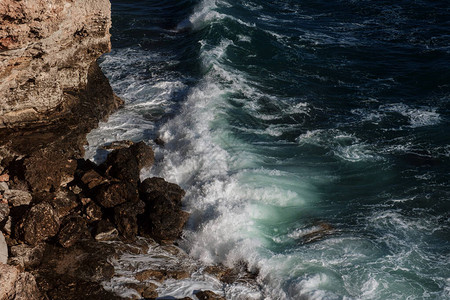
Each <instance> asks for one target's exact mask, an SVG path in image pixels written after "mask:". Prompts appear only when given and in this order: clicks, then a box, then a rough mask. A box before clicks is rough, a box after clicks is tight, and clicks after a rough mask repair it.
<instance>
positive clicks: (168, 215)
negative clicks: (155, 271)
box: [140, 177, 189, 240]
mask: <svg viewBox="0 0 450 300" xmlns="http://www.w3.org/2000/svg"><path fill="white" fill-rule="evenodd" d="M184 194H185V192H184V191H183V189H182V188H181V187H179V186H178V185H176V184H174V183H169V182H166V181H165V180H164V179H163V178H158V177H153V178H147V179H146V180H144V181H143V182H142V184H141V185H140V195H141V198H142V200H143V201H144V202H145V204H146V209H145V212H144V214H143V215H142V217H140V225H141V226H140V230H141V232H142V233H145V234H150V236H152V237H153V238H155V239H158V240H175V239H177V238H178V237H179V236H180V234H181V232H182V229H183V227H184V224H185V223H186V221H187V219H188V217H189V214H188V213H187V212H185V211H183V210H182V209H181V208H182V204H181V200H182V198H183V197H184Z"/></svg>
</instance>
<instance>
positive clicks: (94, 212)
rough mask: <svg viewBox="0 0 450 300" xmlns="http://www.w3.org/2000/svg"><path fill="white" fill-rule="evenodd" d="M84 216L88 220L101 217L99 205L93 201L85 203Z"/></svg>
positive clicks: (93, 220) (96, 219) (92, 220)
mask: <svg viewBox="0 0 450 300" xmlns="http://www.w3.org/2000/svg"><path fill="white" fill-rule="evenodd" d="M85 212H86V217H87V219H88V220H89V222H95V221H98V220H101V219H102V216H103V213H102V209H101V208H100V206H98V205H97V204H95V203H94V202H89V203H87V205H86V207H85Z"/></svg>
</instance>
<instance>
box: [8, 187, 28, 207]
mask: <svg viewBox="0 0 450 300" xmlns="http://www.w3.org/2000/svg"><path fill="white" fill-rule="evenodd" d="M3 197H5V199H6V200H7V201H8V202H9V204H11V205H12V206H21V205H29V204H30V203H31V200H33V197H32V196H31V194H30V193H29V192H26V191H21V190H7V191H5V192H4V193H3Z"/></svg>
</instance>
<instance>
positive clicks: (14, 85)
mask: <svg viewBox="0 0 450 300" xmlns="http://www.w3.org/2000/svg"><path fill="white" fill-rule="evenodd" d="M110 9H111V6H110V3H109V1H108V0H97V1H92V0H34V1H30V0H19V1H18V0H3V1H1V2H0V103H1V104H2V105H1V107H0V128H1V127H17V126H20V125H29V124H30V123H48V122H49V121H51V120H53V119H56V118H60V117H61V116H62V115H65V114H70V113H71V110H72V109H73V107H76V106H77V105H79V101H77V97H73V95H74V94H76V93H78V91H79V90H84V89H86V88H87V85H88V80H89V75H88V73H89V69H90V68H92V64H93V63H94V62H95V61H96V59H97V58H98V57H99V56H100V55H102V54H103V53H106V52H108V51H109V50H110V47H111V44H110V34H109V29H110V27H111V17H110Z"/></svg>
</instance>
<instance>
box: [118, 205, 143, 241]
mask: <svg viewBox="0 0 450 300" xmlns="http://www.w3.org/2000/svg"><path fill="white" fill-rule="evenodd" d="M144 208H145V203H144V202H143V201H137V202H127V203H124V204H122V205H119V206H117V207H115V208H114V223H115V224H116V226H117V229H118V230H119V232H120V233H121V234H122V235H123V236H124V237H125V238H126V239H130V240H134V238H135V237H136V235H137V234H138V222H137V216H138V215H140V214H142V213H144V211H145V210H144Z"/></svg>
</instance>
